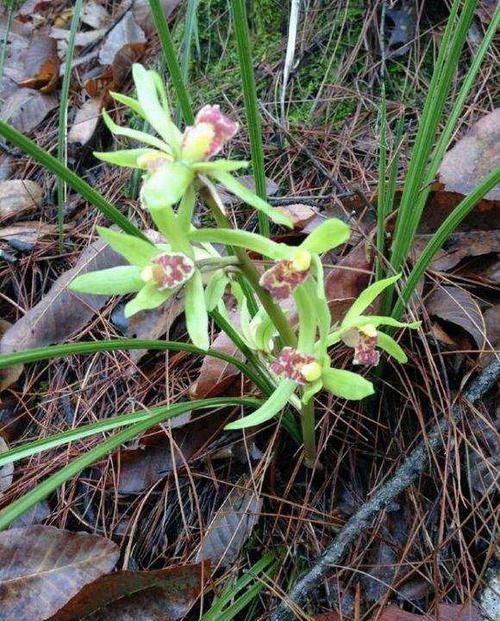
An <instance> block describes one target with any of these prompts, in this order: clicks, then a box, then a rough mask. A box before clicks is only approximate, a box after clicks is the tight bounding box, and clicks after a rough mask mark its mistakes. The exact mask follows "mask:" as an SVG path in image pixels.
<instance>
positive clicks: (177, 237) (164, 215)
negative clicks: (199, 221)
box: [149, 204, 195, 259]
mask: <svg viewBox="0 0 500 621" xmlns="http://www.w3.org/2000/svg"><path fill="white" fill-rule="evenodd" d="M149 213H150V214H151V217H152V218H153V221H154V223H155V224H156V226H157V228H158V230H159V231H160V233H162V234H163V235H164V236H165V237H166V238H167V240H168V242H169V246H170V247H171V249H172V251H173V252H182V253H184V254H185V255H186V256H188V257H189V258H190V259H194V258H195V255H194V251H193V248H192V247H191V244H190V243H189V239H188V237H187V235H186V233H185V232H184V231H183V230H182V228H181V226H180V223H179V219H178V218H177V216H176V215H175V213H174V210H173V209H172V207H171V206H170V205H168V204H164V205H163V206H162V207H152V208H150V209H149Z"/></svg>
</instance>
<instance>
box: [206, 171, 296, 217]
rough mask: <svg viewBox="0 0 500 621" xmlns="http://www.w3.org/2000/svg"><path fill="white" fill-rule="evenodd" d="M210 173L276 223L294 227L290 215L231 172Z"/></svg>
mask: <svg viewBox="0 0 500 621" xmlns="http://www.w3.org/2000/svg"><path fill="white" fill-rule="evenodd" d="M210 175H211V176H212V177H213V178H214V179H216V180H217V181H218V182H219V183H221V184H222V185H223V186H224V187H225V188H226V189H228V190H229V191H230V192H231V193H232V194H234V195H235V196H237V197H238V198H240V199H241V200H242V201H243V202H245V203H247V204H248V205H250V206H252V207H254V208H255V209H258V210H259V211H262V212H263V213H265V214H266V215H267V216H269V218H271V220H272V221H273V222H276V224H282V225H283V226H287V227H288V228H290V229H292V228H293V223H292V221H291V219H290V218H289V217H288V216H286V215H285V214H283V213H281V211H279V210H278V209H275V208H274V207H271V205H269V203H266V201H265V200H262V198H260V197H259V196H257V194H254V192H252V191H251V190H249V189H248V188H246V187H245V186H244V185H243V184H241V183H240V182H239V181H238V180H237V179H235V178H234V177H233V176H232V175H231V174H230V173H228V172H224V171H221V170H213V171H211V172H210Z"/></svg>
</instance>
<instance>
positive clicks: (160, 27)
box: [149, 0, 194, 125]
mask: <svg viewBox="0 0 500 621" xmlns="http://www.w3.org/2000/svg"><path fill="white" fill-rule="evenodd" d="M149 6H150V7H151V14H152V16H153V20H154V23H155V27H156V30H157V32H158V36H159V37H160V43H161V47H162V50H163V57H164V59H165V64H166V65H167V69H168V72H169V74H170V77H171V79H172V84H173V86H174V90H175V93H176V95H177V99H178V100H179V105H180V108H181V112H182V116H183V117H184V122H185V123H186V125H192V124H193V123H194V114H193V109H192V107H191V100H190V99H189V94H188V92H187V89H186V85H185V84H184V80H183V79H182V71H181V68H180V66H179V61H178V60H177V53H176V51H175V48H174V43H173V41H172V37H171V35H170V30H169V28H168V23H167V18H166V17H165V13H164V12H163V7H162V5H161V1H160V0H149Z"/></svg>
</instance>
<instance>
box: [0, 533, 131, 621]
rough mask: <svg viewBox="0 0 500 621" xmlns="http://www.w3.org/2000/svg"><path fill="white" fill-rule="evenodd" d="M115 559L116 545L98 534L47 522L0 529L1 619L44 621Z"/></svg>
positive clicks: (114, 561)
mask: <svg viewBox="0 0 500 621" xmlns="http://www.w3.org/2000/svg"><path fill="white" fill-rule="evenodd" d="M118 557H119V548H118V546H117V545H116V544H114V543H113V542H112V541H110V540H109V539H105V538H104V537H98V536H97V535H89V534H87V533H71V532H69V531H66V530H60V529H58V528H54V527H52V526H31V527H29V528H11V529H9V530H6V531H4V532H2V533H0V593H1V594H2V608H1V617H0V618H2V619H5V620H7V619H16V621H43V620H45V619H48V618H49V617H50V616H51V615H53V614H55V613H56V612H57V611H58V610H59V609H60V608H61V607H62V606H64V605H65V604H66V602H67V601H68V600H70V599H71V598H72V597H74V596H75V595H76V594H77V593H78V591H79V590H80V589H81V588H83V587H84V586H85V585H86V584H88V583H89V582H92V581H93V580H95V579H96V578H98V577H99V576H101V575H102V574H107V573H108V572H110V571H111V570H112V569H113V567H114V566H115V563H116V561H117V560H118Z"/></svg>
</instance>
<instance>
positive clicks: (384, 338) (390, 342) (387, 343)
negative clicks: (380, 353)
mask: <svg viewBox="0 0 500 621" xmlns="http://www.w3.org/2000/svg"><path fill="white" fill-rule="evenodd" d="M377 346H378V347H380V349H383V350H384V351H385V352H386V353H388V354H389V356H392V357H393V358H395V359H396V360H397V361H398V362H401V364H405V363H406V362H408V356H407V355H406V354H405V352H404V351H403V348H402V347H401V345H399V343H397V342H396V341H395V340H394V339H393V338H392V336H389V335H388V334H384V333H383V332H377Z"/></svg>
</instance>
